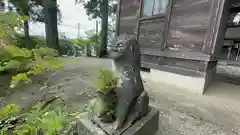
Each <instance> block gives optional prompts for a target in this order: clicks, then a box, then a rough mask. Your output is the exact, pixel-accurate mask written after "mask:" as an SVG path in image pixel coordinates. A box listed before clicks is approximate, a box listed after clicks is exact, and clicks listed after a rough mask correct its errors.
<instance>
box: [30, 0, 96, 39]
mask: <svg viewBox="0 0 240 135" xmlns="http://www.w3.org/2000/svg"><path fill="white" fill-rule="evenodd" d="M58 4H59V5H60V10H61V14H62V23H61V24H60V25H59V26H58V29H59V33H60V32H64V33H65V35H66V36H67V37H70V38H77V35H78V23H80V36H83V35H84V32H85V31H87V30H90V29H93V28H94V27H95V26H94V20H89V19H88V16H87V15H86V12H85V9H84V8H83V6H81V5H80V4H75V0H58ZM30 33H31V34H33V35H42V36H44V34H45V27H44V24H40V23H34V24H31V25H30Z"/></svg>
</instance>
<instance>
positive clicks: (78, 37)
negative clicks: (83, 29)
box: [77, 23, 80, 39]
mask: <svg viewBox="0 0 240 135" xmlns="http://www.w3.org/2000/svg"><path fill="white" fill-rule="evenodd" d="M77 39H80V23H78V36H77Z"/></svg>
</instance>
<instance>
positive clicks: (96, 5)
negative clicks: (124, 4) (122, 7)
mask: <svg viewBox="0 0 240 135" xmlns="http://www.w3.org/2000/svg"><path fill="white" fill-rule="evenodd" d="M76 1H80V3H82V4H83V6H84V8H85V10H86V12H87V15H88V16H89V17H90V18H102V17H103V14H102V12H103V11H102V10H104V9H103V8H102V7H103V6H104V5H103V0H76ZM109 1H110V0H109ZM108 9H109V10H108V11H109V12H108V15H109V16H110V15H112V14H115V13H116V10H115V9H116V5H114V4H109V6H108Z"/></svg>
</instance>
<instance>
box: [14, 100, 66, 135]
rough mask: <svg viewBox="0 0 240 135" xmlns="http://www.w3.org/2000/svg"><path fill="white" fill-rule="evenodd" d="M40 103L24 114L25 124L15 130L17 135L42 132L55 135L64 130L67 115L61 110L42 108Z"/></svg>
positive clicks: (45, 134) (46, 134)
mask: <svg viewBox="0 0 240 135" xmlns="http://www.w3.org/2000/svg"><path fill="white" fill-rule="evenodd" d="M42 107H43V104H42V103H39V104H37V105H36V106H34V107H33V108H32V109H31V110H30V111H29V112H27V113H25V114H23V117H24V119H25V122H24V123H22V124H19V125H17V126H16V127H15V129H14V134H16V135H25V134H27V135H31V134H35V133H37V132H39V131H42V132H43V133H44V135H53V134H55V133H56V132H57V131H58V130H61V129H62V128H63V124H64V122H67V120H68V119H67V114H66V113H64V112H63V111H62V110H60V109H53V110H50V109H49V107H47V108H44V109H43V108H42Z"/></svg>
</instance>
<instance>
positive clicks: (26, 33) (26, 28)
mask: <svg viewBox="0 0 240 135" xmlns="http://www.w3.org/2000/svg"><path fill="white" fill-rule="evenodd" d="M23 30H24V38H25V47H26V48H28V49H30V48H31V45H30V44H29V38H30V36H29V23H28V20H24V23H23Z"/></svg>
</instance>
